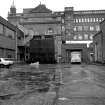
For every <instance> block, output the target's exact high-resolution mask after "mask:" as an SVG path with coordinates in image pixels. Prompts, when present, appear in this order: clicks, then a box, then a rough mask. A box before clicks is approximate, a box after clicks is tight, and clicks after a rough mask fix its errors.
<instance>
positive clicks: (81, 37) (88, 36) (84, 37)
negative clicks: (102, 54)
mask: <svg viewBox="0 0 105 105" xmlns="http://www.w3.org/2000/svg"><path fill="white" fill-rule="evenodd" d="M73 39H74V40H93V34H84V35H80V34H78V35H74V36H73Z"/></svg>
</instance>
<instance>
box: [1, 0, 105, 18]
mask: <svg viewBox="0 0 105 105" xmlns="http://www.w3.org/2000/svg"><path fill="white" fill-rule="evenodd" d="M40 2H41V4H45V5H46V7H47V8H49V9H51V10H52V11H63V10H64V7H74V10H100V9H105V0H14V4H15V6H16V9H17V13H22V12H23V8H35V7H36V6H38V5H39V4H40ZM12 3H13V0H1V2H0V16H2V17H3V18H5V19H7V16H8V12H9V11H10V7H11V5H12Z"/></svg>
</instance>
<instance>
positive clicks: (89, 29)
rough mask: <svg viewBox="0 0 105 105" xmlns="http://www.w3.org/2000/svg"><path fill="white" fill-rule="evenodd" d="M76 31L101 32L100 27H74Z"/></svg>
mask: <svg viewBox="0 0 105 105" xmlns="http://www.w3.org/2000/svg"><path fill="white" fill-rule="evenodd" d="M74 31H100V26H99V25H96V26H74Z"/></svg>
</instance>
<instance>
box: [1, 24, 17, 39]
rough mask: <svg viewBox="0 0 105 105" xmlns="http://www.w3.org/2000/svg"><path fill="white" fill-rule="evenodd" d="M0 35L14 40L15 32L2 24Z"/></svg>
mask: <svg viewBox="0 0 105 105" xmlns="http://www.w3.org/2000/svg"><path fill="white" fill-rule="evenodd" d="M0 35H5V36H7V37H9V38H11V39H14V38H15V32H14V31H12V30H11V29H9V28H7V27H6V26H4V25H2V24H0Z"/></svg>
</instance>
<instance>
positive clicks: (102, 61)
mask: <svg viewBox="0 0 105 105" xmlns="http://www.w3.org/2000/svg"><path fill="white" fill-rule="evenodd" d="M101 51H102V63H104V60H103V33H102V34H101Z"/></svg>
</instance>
